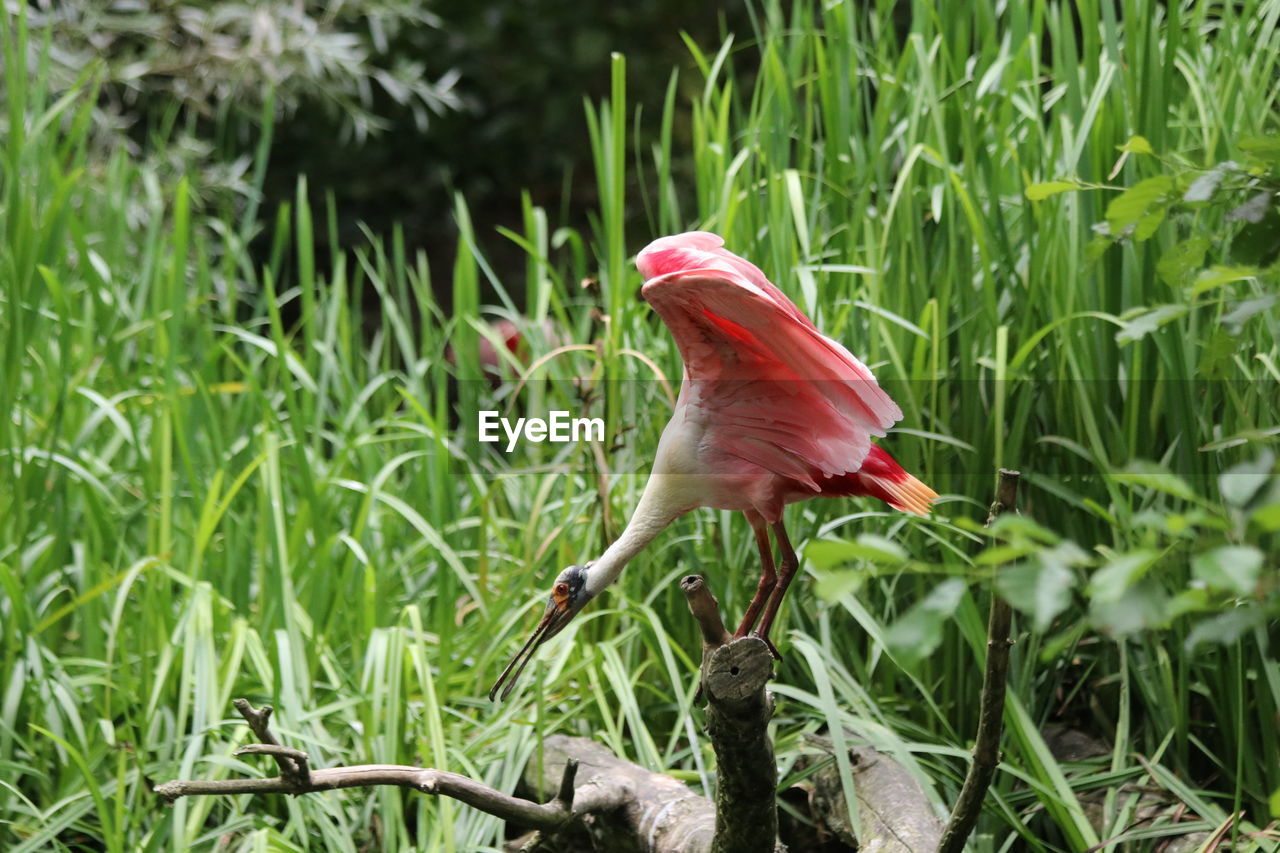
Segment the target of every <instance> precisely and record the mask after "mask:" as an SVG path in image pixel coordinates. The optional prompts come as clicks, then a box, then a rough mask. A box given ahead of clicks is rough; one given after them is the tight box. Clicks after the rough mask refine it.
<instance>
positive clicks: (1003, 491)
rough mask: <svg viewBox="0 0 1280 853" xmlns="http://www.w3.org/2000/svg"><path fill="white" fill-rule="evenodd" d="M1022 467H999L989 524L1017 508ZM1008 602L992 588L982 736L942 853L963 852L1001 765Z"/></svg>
mask: <svg viewBox="0 0 1280 853" xmlns="http://www.w3.org/2000/svg"><path fill="white" fill-rule="evenodd" d="M1018 477H1019V474H1018V472H1017V471H1010V470H1009V469H1007V468H1001V469H1000V482H999V485H998V486H997V487H996V500H995V503H993V504H992V505H991V509H990V512H989V513H988V516H987V525H988V526H990V525H991V524H992V523H994V522H995V520H996V518H998V517H999V516H1000V515H1001V514H1003V513H1005V512H1010V511H1012V512H1016V511H1017V502H1018ZM1011 621H1012V611H1011V610H1010V609H1009V604H1008V602H1006V601H1005V600H1004V599H1003V598H1001V597H1000V595H999V594H998V593H997V592H996V591H995V590H992V592H991V610H990V612H989V614H988V616H987V668H986V671H985V673H984V674H983V676H982V698H981V706H980V709H979V716H978V736H977V740H976V742H975V744H974V747H973V764H971V765H970V766H969V772H968V774H967V775H966V776H965V779H964V786H963V787H962V788H961V789H960V797H959V798H958V799H957V800H956V806H955V809H954V810H953V811H952V812H951V820H950V821H949V822H948V823H947V829H946V832H944V833H943V835H942V841H941V843H940V844H939V845H938V853H959V851H961V850H963V849H964V843H965V840H966V839H968V837H969V834H970V833H971V832H973V827H974V825H975V824H977V822H978V815H979V814H980V813H981V812H982V801H983V799H984V798H985V797H986V794H987V789H988V788H989V787H990V786H991V778H992V776H994V775H995V772H996V767H998V766H999V764H1000V731H1001V728H1002V727H1003V723H1004V694H1005V686H1006V683H1007V678H1008V672H1009V646H1011V645H1012V641H1011V640H1010V639H1009V625H1010V622H1011Z"/></svg>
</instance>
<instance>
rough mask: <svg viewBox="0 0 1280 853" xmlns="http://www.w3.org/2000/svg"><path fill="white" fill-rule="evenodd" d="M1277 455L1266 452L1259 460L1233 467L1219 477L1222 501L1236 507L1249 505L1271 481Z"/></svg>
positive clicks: (1261, 454) (1263, 452)
mask: <svg viewBox="0 0 1280 853" xmlns="http://www.w3.org/2000/svg"><path fill="white" fill-rule="evenodd" d="M1275 461H1276V457H1275V454H1274V453H1272V452H1271V451H1270V450H1264V451H1262V453H1260V454H1259V455H1258V458H1257V459H1254V460H1251V461H1248V462H1241V463H1240V464H1239V465H1232V466H1231V467H1230V468H1228V469H1227V470H1225V471H1223V472H1222V473H1221V474H1219V475H1218V491H1220V492H1221V493H1222V499H1223V500H1225V501H1226V502H1227V503H1229V504H1231V505H1232V506H1235V507H1243V506H1245V505H1246V504H1248V503H1249V502H1250V501H1252V500H1253V498H1254V497H1255V496H1256V495H1257V494H1258V492H1260V491H1261V490H1262V487H1263V486H1265V485H1266V484H1267V483H1268V482H1270V481H1271V468H1272V466H1273V465H1275Z"/></svg>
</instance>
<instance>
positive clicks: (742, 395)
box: [640, 235, 902, 491]
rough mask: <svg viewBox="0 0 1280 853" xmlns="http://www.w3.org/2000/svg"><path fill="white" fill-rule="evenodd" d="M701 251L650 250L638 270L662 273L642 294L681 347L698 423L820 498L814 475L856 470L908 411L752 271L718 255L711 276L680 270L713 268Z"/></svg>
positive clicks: (706, 271)
mask: <svg viewBox="0 0 1280 853" xmlns="http://www.w3.org/2000/svg"><path fill="white" fill-rule="evenodd" d="M706 236H707V237H711V238H714V240H715V241H719V238H718V237H714V235H706ZM666 239H667V240H672V239H675V238H666ZM659 242H661V241H659ZM718 245H719V243H718V242H717V243H716V244H715V246H716V247H718ZM712 248H715V247H712ZM698 249H699V247H693V248H691V249H690V250H687V251H686V250H684V249H681V248H679V247H676V248H671V247H663V248H662V249H661V251H657V252H651V251H650V250H649V249H646V250H645V252H644V253H641V255H642V257H641V264H640V266H641V270H642V271H643V272H646V274H647V273H649V272H654V273H657V276H656V277H653V278H650V280H649V281H648V282H646V283H645V285H644V287H643V289H642V291H641V292H642V294H643V295H644V297H645V299H647V300H648V302H649V304H650V305H652V306H653V308H654V310H655V311H657V313H658V315H659V316H660V317H661V318H662V320H663V322H665V323H666V324H667V327H668V328H669V329H670V330H671V333H672V335H673V337H674V338H675V340H676V345H677V346H678V347H679V349H680V355H681V357H682V358H683V359H684V363H685V375H686V393H687V395H688V397H687V405H689V406H691V407H693V410H694V411H693V412H692V414H693V416H698V413H706V414H707V415H709V416H708V417H707V424H708V427H709V428H710V429H714V430H715V431H716V436H715V440H716V441H717V443H718V445H719V446H721V447H723V448H724V449H726V450H727V451H728V452H731V453H734V454H736V455H739V456H741V457H742V458H744V459H747V460H749V461H751V462H753V463H755V464H758V465H761V466H762V467H764V468H766V469H768V470H771V471H774V472H775V473H777V474H780V475H783V476H787V477H790V478H792V479H795V480H797V481H798V482H800V483H803V484H804V485H806V486H808V487H810V488H812V489H814V490H815V491H817V490H818V488H819V487H818V484H817V483H816V482H815V479H814V477H815V474H817V475H822V476H835V475H839V474H843V473H847V472H850V471H856V470H857V469H858V467H859V466H860V465H861V464H862V461H863V459H864V458H865V457H866V455H867V453H868V452H869V451H870V448H871V441H870V436H872V435H879V436H882V435H884V434H885V430H886V429H888V428H889V427H890V426H892V425H893V424H894V423H895V422H896V421H898V420H900V419H901V418H902V412H901V410H900V409H899V408H898V406H897V405H896V404H895V403H894V402H893V400H891V399H890V398H889V395H888V394H886V393H885V392H884V390H883V389H881V388H880V386H879V385H878V384H877V383H876V380H875V377H874V376H873V375H872V373H871V371H870V370H868V369H867V367H866V365H864V364H863V363H862V362H860V361H859V360H858V359H857V358H855V357H854V356H853V355H852V354H851V353H850V352H849V351H848V350H847V349H845V348H844V347H843V346H841V345H840V344H839V343H838V342H836V341H834V340H832V339H831V338H828V337H826V336H825V335H823V334H822V333H821V332H819V331H818V330H817V329H816V328H815V327H814V326H813V324H812V323H811V322H809V320H808V318H807V317H805V316H804V314H803V313H801V312H800V310H799V309H798V308H797V307H796V306H795V305H794V304H793V303H792V302H791V301H790V300H789V299H787V298H786V296H785V295H783V294H782V292H781V291H779V290H778V289H777V288H776V287H774V286H773V285H772V284H769V282H768V280H767V279H765V278H764V276H763V274H762V273H760V272H759V270H757V269H756V268H755V267H754V266H752V265H750V264H748V263H747V262H746V261H743V260H742V259H741V258H737V257H736V256H733V255H730V253H728V252H725V251H724V250H722V249H721V250H718V252H719V253H720V254H716V255H712V256H711V257H710V258H709V262H710V264H711V265H709V266H701V267H697V268H688V267H684V268H679V265H680V264H682V263H688V262H690V261H693V260H698V259H699V257H700V258H701V259H702V260H704V261H706V260H708V255H709V252H708V251H706V250H698ZM646 253H648V257H647V258H646V257H645V255H646ZM677 255H678V256H677ZM724 256H729V257H730V258H733V259H734V260H735V261H739V262H740V263H741V264H742V265H746V266H747V267H750V269H751V270H754V271H755V273H756V275H758V276H759V281H753V280H751V279H752V278H754V277H753V276H748V275H747V272H746V271H744V270H743V269H741V268H740V267H739V266H737V265H735V264H733V263H730V262H729V261H727V260H726V259H725V258H724ZM672 267H676V268H674V269H673V268H672ZM760 282H763V283H764V285H767V288H766V287H764V286H761V283H760Z"/></svg>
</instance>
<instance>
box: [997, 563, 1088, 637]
mask: <svg viewBox="0 0 1280 853" xmlns="http://www.w3.org/2000/svg"><path fill="white" fill-rule="evenodd" d="M1087 559H1088V555H1087V554H1085V553H1084V551H1082V550H1080V547H1079V546H1078V545H1076V544H1075V543H1074V542H1063V543H1062V544H1060V545H1057V546H1055V547H1053V548H1046V549H1045V550H1043V551H1041V552H1040V553H1039V554H1037V555H1035V556H1034V557H1033V558H1031V559H1029V560H1028V561H1027V562H1025V563H1019V564H1018V565H1016V566H1011V567H1009V568H1007V569H1001V570H999V571H998V572H997V573H996V588H997V589H998V590H999V591H1000V594H1001V595H1002V596H1004V598H1005V600H1006V601H1008V602H1009V604H1010V605H1012V606H1013V607H1016V608H1017V609H1018V610H1020V611H1022V612H1023V613H1026V614H1027V615H1029V616H1030V617H1031V621H1032V625H1033V627H1034V628H1035V630H1037V631H1044V630H1046V629H1048V627H1049V625H1050V624H1052V623H1053V620H1054V617H1056V616H1057V615H1058V614H1059V613H1061V612H1062V611H1064V610H1066V609H1067V607H1068V606H1069V605H1070V604H1071V590H1072V589H1073V588H1074V587H1075V585H1076V575H1075V572H1074V571H1072V568H1071V567H1072V566H1074V565H1077V564H1079V563H1083V562H1085V561H1086V560H1087Z"/></svg>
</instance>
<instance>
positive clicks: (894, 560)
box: [804, 533, 907, 569]
mask: <svg viewBox="0 0 1280 853" xmlns="http://www.w3.org/2000/svg"><path fill="white" fill-rule="evenodd" d="M804 554H805V557H807V558H808V559H810V560H812V561H813V563H814V565H815V566H817V567H818V568H820V569H831V568H835V567H836V566H841V565H844V564H846V563H853V562H858V561H861V560H865V561H867V562H871V563H877V564H889V565H896V564H898V563H904V562H906V561H907V552H906V551H904V550H903V549H902V546H901V545H899V544H897V543H896V542H894V541H892V540H890V539H885V538H884V537H883V536H876V535H874V534H871V533H864V534H862V535H861V536H859V537H858V540H857V541H856V542H850V541H848V540H847V539H821V540H818V541H817V542H810V543H809V544H808V545H806V546H805V549H804Z"/></svg>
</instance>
